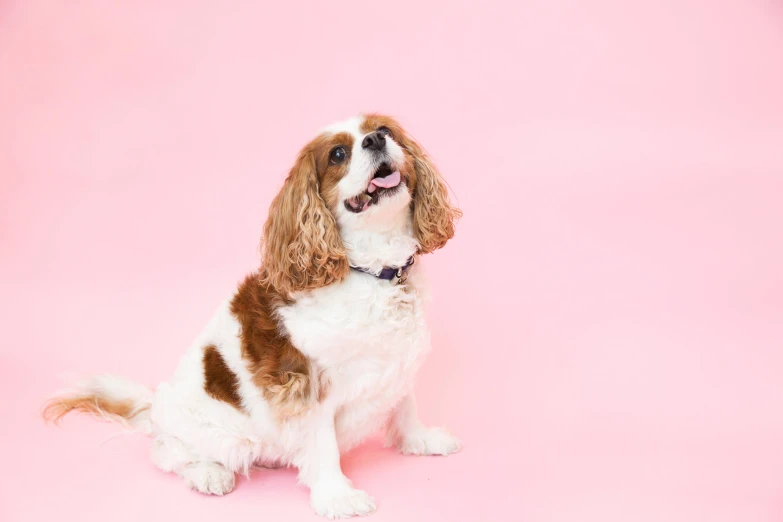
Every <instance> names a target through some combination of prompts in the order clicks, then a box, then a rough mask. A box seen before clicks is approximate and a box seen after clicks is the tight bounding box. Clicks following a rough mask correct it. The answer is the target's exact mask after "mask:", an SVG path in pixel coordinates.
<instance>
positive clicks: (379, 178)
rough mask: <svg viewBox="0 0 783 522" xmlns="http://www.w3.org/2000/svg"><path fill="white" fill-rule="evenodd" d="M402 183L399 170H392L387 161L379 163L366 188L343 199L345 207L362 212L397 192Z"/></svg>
mask: <svg viewBox="0 0 783 522" xmlns="http://www.w3.org/2000/svg"><path fill="white" fill-rule="evenodd" d="M401 183H402V176H401V175H400V171H399V170H392V168H391V166H389V164H388V163H381V164H380V166H378V169H377V170H376V171H375V173H374V174H373V176H372V178H371V179H370V183H369V184H368V185H367V189H366V190H365V191H364V192H361V193H359V194H357V195H355V196H353V197H351V198H348V199H346V200H345V208H347V209H348V210H350V211H351V212H354V213H356V214H358V213H359V212H364V211H365V210H367V209H368V208H370V207H371V206H373V205H376V204H377V203H378V201H379V200H380V199H381V198H382V197H385V196H390V195H392V194H394V193H396V192H397V190H398V189H399V187H400V184H401Z"/></svg>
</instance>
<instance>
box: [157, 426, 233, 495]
mask: <svg viewBox="0 0 783 522" xmlns="http://www.w3.org/2000/svg"><path fill="white" fill-rule="evenodd" d="M152 462H153V463H154V464H155V465H156V466H157V467H158V468H160V469H162V470H163V471H166V472H174V473H176V474H177V475H179V476H180V477H182V478H183V479H185V483H186V484H187V485H188V487H190V488H191V489H195V490H196V491H200V492H201V493H206V494H209V495H225V494H226V493H229V492H230V491H231V490H232V489H234V484H235V477H234V472H233V471H231V470H229V469H227V468H226V467H225V466H223V465H222V464H220V463H218V462H213V461H208V460H203V459H201V458H199V456H198V455H196V454H194V453H193V452H192V451H190V450H189V449H188V448H187V447H186V446H185V444H184V443H183V442H182V441H181V440H180V439H178V438H176V437H174V436H172V435H159V436H158V437H157V438H156V439H155V442H154V443H153V445H152Z"/></svg>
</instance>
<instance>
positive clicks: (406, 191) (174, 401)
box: [44, 115, 461, 518]
mask: <svg viewBox="0 0 783 522" xmlns="http://www.w3.org/2000/svg"><path fill="white" fill-rule="evenodd" d="M460 214H461V213H460V211H459V209H457V208H456V207H455V206H453V205H452V204H451V203H450V202H449V197H448V190H447V188H446V185H445V183H444V181H443V179H442V178H441V176H440V174H439V173H438V171H437V169H436V168H435V166H434V165H433V164H432V161H431V160H430V158H429V157H428V156H427V154H426V152H425V151H424V150H423V149H422V147H421V146H420V145H419V144H418V143H417V142H416V141H415V140H414V139H413V138H412V137H411V136H410V135H409V134H408V133H407V132H406V131H405V130H404V129H403V128H402V127H401V126H400V124H399V123H397V122H396V121H395V120H394V119H392V118H389V117H386V116H380V115H368V116H362V117H358V118H354V119H351V120H348V121H346V122H343V123H338V124H335V125H331V126H329V127H327V128H326V129H324V130H323V131H322V132H321V133H320V134H319V135H318V136H317V137H316V138H315V139H314V140H312V141H311V142H310V143H309V144H307V145H306V146H305V147H304V148H303V149H302V151H301V152H300V153H299V157H298V158H297V160H296V163H295V164H294V166H293V168H292V169H291V171H290V173H289V174H288V177H287V178H286V180H285V183H284V185H283V187H282V189H281V190H280V192H279V194H278V195H277V196H276V197H275V199H274V200H273V201H272V205H271V208H270V209H269V217H268V219H267V221H266V224H265V225H264V234H263V239H262V245H261V257H262V263H261V266H260V268H259V270H258V271H257V272H254V273H252V274H251V275H249V276H247V278H245V279H244V281H242V283H241V284H239V286H238V288H237V290H236V292H235V293H234V294H233V295H232V296H231V298H230V299H228V300H227V301H226V302H224V303H223V304H222V305H221V306H220V307H219V308H218V310H217V311H216V312H215V314H214V316H213V317H212V319H211V320H210V321H209V323H208V324H207V325H206V327H205V328H204V330H203V331H202V332H201V334H200V335H199V336H198V337H197V338H196V340H195V341H194V342H193V344H192V345H191V347H190V349H189V350H188V351H187V353H186V354H185V355H184V357H183V358H182V361H181V363H180V365H179V368H178V369H177V371H176V373H175V374H174V376H173V377H172V378H171V379H170V380H169V381H168V382H164V383H161V384H160V385H159V386H158V388H157V389H155V390H154V391H153V390H150V389H148V388H147V387H145V386H142V385H140V384H137V383H135V382H132V381H129V380H126V379H124V378H120V377H115V376H96V377H93V378H90V379H88V380H86V381H85V382H83V383H81V384H79V385H77V386H76V387H75V388H73V389H71V390H69V391H67V392H65V393H64V394H62V395H61V396H60V397H57V398H56V399H54V400H52V401H51V402H49V403H48V405H47V407H46V409H45V410H44V416H45V417H46V418H47V419H54V420H59V419H60V418H61V417H62V416H63V415H65V414H66V413H68V412H69V411H73V410H77V411H83V412H89V413H92V414H94V415H97V416H99V417H102V418H105V419H111V420H114V421H117V422H120V423H122V424H124V425H125V426H126V427H129V428H132V429H135V430H137V431H142V432H145V433H147V434H150V435H151V436H153V437H154V439H155V440H154V444H153V447H152V460H153V462H154V463H155V465H156V466H157V467H159V468H160V469H162V470H163V471H167V472H174V473H176V474H178V475H179V476H181V477H182V478H183V479H185V482H186V483H187V484H188V486H190V487H191V488H193V489H196V490H198V491H200V492H202V493H210V494H214V495H223V494H225V493H228V492H229V491H231V490H232V489H233V487H234V475H235V473H243V474H248V473H249V470H250V469H251V468H252V467H254V466H262V467H279V466H295V467H296V468H298V470H299V479H300V481H301V482H302V483H304V484H306V485H307V486H308V487H309V488H310V499H311V504H312V507H313V508H314V509H315V511H316V512H317V513H318V514H319V515H323V516H326V517H330V518H338V517H350V516H354V515H366V514H368V513H372V512H373V511H374V510H375V501H374V500H373V498H372V497H371V496H370V495H368V494H367V493H365V492H364V491H361V490H359V489H355V488H354V487H353V486H352V485H351V481H350V480H349V479H348V478H346V477H345V475H343V472H342V470H341V469H340V454H341V453H343V452H345V451H347V450H349V449H350V448H352V447H354V446H356V445H357V444H359V443H360V442H362V441H363V440H364V439H366V438H367V437H368V436H369V435H372V434H373V433H375V432H376V431H377V430H379V429H380V428H385V431H386V440H387V442H388V444H389V445H393V446H396V447H397V448H398V449H399V450H400V451H401V452H402V453H405V454H413V455H449V454H451V453H454V452H456V451H459V449H460V442H459V441H458V440H457V439H456V438H455V437H454V436H452V435H451V434H449V433H448V432H447V431H445V430H443V429H440V428H429V427H426V426H424V425H423V424H422V423H421V421H419V418H418V416H417V414H416V401H415V399H414V395H413V380H414V375H415V374H416V371H417V370H418V368H419V366H420V365H421V363H422V359H423V357H424V355H425V354H426V353H427V351H428V349H429V346H430V342H429V334H428V331H427V326H426V323H425V318H424V313H423V305H424V302H425V301H426V300H427V288H426V284H425V282H424V276H423V274H422V272H421V263H420V261H419V260H420V258H421V256H422V255H424V254H428V253H430V252H432V251H434V250H436V249H438V248H441V247H442V246H444V245H445V244H446V242H447V241H448V240H449V239H451V238H452V237H453V235H454V224H455V221H456V219H457V218H458V217H459V216H460Z"/></svg>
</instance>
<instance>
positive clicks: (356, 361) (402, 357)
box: [279, 272, 428, 407]
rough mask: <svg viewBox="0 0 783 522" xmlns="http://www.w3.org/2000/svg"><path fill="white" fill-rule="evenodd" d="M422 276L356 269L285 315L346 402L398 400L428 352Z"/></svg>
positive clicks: (334, 390)
mask: <svg viewBox="0 0 783 522" xmlns="http://www.w3.org/2000/svg"><path fill="white" fill-rule="evenodd" d="M422 284H423V283H422V281H421V280H420V279H419V278H417V277H416V274H415V273H411V275H410V278H409V280H408V283H406V284H405V285H393V284H391V283H389V282H388V281H382V280H379V279H376V278H375V277H373V276H370V275H367V274H361V273H356V272H352V273H351V274H350V275H349V276H348V277H347V278H346V280H345V281H344V282H342V283H340V284H336V285H330V286H328V287H325V288H321V289H318V290H316V291H314V292H311V293H309V294H307V295H303V296H298V297H297V301H296V303H295V304H293V305H291V306H288V307H284V308H282V309H281V310H280V311H279V313H280V317H281V319H282V321H283V324H284V326H285V328H286V330H287V331H288V333H289V335H290V336H291V340H292V341H293V343H294V345H295V346H296V347H297V348H298V349H299V350H300V351H302V352H303V353H304V354H305V355H306V356H307V357H309V358H310V359H311V360H312V361H314V362H315V364H316V365H317V367H318V369H319V370H321V371H325V372H326V373H327V375H328V376H329V378H330V381H331V389H330V393H332V394H337V400H338V402H339V403H340V404H343V405H347V404H349V403H353V402H355V401H357V400H359V401H372V402H373V403H375V404H378V406H379V407H383V406H386V405H387V404H388V405H389V406H388V407H391V406H393V404H394V402H396V400H398V399H399V396H400V395H401V394H402V393H404V391H405V389H406V388H407V387H408V386H409V384H410V382H411V381H412V378H413V375H414V374H415V371H416V369H417V368H418V366H419V364H420V362H421V359H422V356H423V355H424V353H425V352H426V350H427V346H428V340H427V330H426V325H425V320H424V312H423V305H422V298H421V286H420V285H422Z"/></svg>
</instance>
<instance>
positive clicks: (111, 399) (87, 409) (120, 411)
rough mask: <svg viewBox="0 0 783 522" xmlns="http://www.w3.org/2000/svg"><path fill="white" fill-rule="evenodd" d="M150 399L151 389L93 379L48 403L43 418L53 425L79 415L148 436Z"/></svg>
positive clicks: (111, 377) (119, 379)
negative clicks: (75, 414) (67, 415)
mask: <svg viewBox="0 0 783 522" xmlns="http://www.w3.org/2000/svg"><path fill="white" fill-rule="evenodd" d="M154 396H155V395H154V393H153V391H152V390H151V389H149V388H147V387H146V386H144V385H142V384H139V383H137V382H133V381H131V380H129V379H126V378H124V377H117V376H114V375H96V376H95V377H91V378H89V379H87V380H86V381H83V382H81V383H79V384H77V385H76V386H74V387H73V388H71V389H69V390H66V391H65V392H64V393H62V394H61V395H60V396H58V397H55V398H53V399H51V400H50V401H48V402H47V403H46V406H45V407H44V410H43V417H44V419H46V420H47V421H54V423H55V424H57V423H59V421H60V419H62V418H63V417H64V416H65V415H66V414H67V413H68V412H71V411H79V412H83V413H91V414H92V415H94V416H95V417H98V418H101V419H104V420H108V421H113V422H117V423H119V424H122V425H123V426H125V427H127V428H131V429H134V430H136V431H140V432H142V433H146V434H151V433H152V422H151V420H150V407H151V406H152V400H153V398H154Z"/></svg>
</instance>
